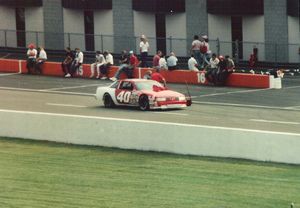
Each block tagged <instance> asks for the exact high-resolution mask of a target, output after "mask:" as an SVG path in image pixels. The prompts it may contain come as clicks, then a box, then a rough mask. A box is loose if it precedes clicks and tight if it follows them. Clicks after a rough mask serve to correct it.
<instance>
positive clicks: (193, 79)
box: [0, 59, 270, 88]
mask: <svg viewBox="0 0 300 208" xmlns="http://www.w3.org/2000/svg"><path fill="white" fill-rule="evenodd" d="M20 67H21V72H22V73H27V69H26V61H24V60H21V61H20V62H19V60H10V59H0V72H9V73H18V72H19V71H20ZM117 70H118V66H111V67H110V70H109V72H108V77H112V76H114V74H115V73H116V71H117ZM148 70H150V68H137V69H135V70H134V73H133V76H134V77H135V78H142V77H143V76H144V75H145V73H146V71H148ZM42 74H43V75H48V76H60V77H62V76H64V73H63V71H62V68H61V63H58V62H46V63H45V64H44V65H43V68H42ZM161 74H162V75H163V76H164V77H165V78H166V80H167V82H170V83H188V84H201V85H207V84H208V83H207V80H206V78H205V72H203V71H202V72H194V71H189V70H175V71H167V70H162V71H161ZM75 76H76V77H83V78H89V77H90V76H91V65H90V64H83V66H82V70H81V73H80V74H79V75H75ZM123 78H126V75H125V74H122V75H121V79H123ZM226 85H227V86H232V87H250V88H269V87H270V79H269V76H268V75H256V74H244V73H233V74H231V75H230V76H229V78H228V80H227V82H226Z"/></svg>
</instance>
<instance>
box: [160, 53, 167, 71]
mask: <svg viewBox="0 0 300 208" xmlns="http://www.w3.org/2000/svg"><path fill="white" fill-rule="evenodd" d="M158 65H159V69H160V70H168V64H167V61H166V56H165V55H164V54H162V55H161V58H160V59H159V62H158Z"/></svg>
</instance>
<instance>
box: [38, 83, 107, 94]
mask: <svg viewBox="0 0 300 208" xmlns="http://www.w3.org/2000/svg"><path fill="white" fill-rule="evenodd" d="M105 85H107V84H89V85H79V86H72V87H57V88H49V89H44V90H39V91H40V92H43V91H56V90H68V89H78V88H86V87H94V86H105Z"/></svg>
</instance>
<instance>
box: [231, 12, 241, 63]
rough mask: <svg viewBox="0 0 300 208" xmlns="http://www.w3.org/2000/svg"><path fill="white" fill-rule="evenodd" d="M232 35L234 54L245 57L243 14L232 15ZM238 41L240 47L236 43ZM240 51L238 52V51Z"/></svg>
mask: <svg viewBox="0 0 300 208" xmlns="http://www.w3.org/2000/svg"><path fill="white" fill-rule="evenodd" d="M231 32H232V34H231V36H232V41H233V44H232V55H233V56H236V55H238V58H239V59H242V58H243V43H242V41H243V18H242V16H232V17H231ZM236 41H237V42H238V47H237V44H236ZM237 51H238V54H236V52H237Z"/></svg>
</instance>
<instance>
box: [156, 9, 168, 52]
mask: <svg viewBox="0 0 300 208" xmlns="http://www.w3.org/2000/svg"><path fill="white" fill-rule="evenodd" d="M155 25H156V47H157V50H161V51H162V52H163V53H164V54H166V15H165V14H164V13H157V14H155Z"/></svg>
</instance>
